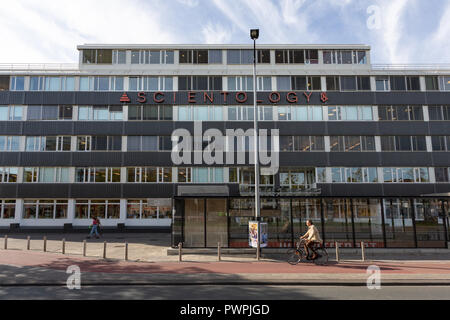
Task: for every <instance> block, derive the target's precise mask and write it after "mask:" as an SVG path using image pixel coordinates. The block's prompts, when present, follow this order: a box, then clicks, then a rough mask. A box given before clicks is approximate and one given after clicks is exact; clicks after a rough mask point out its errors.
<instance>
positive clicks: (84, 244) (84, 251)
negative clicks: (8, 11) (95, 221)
mask: <svg viewBox="0 0 450 320" xmlns="http://www.w3.org/2000/svg"><path fill="white" fill-rule="evenodd" d="M83 257H86V240H83Z"/></svg>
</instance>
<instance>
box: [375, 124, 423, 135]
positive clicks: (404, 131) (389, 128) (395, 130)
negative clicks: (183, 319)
mask: <svg viewBox="0 0 450 320" xmlns="http://www.w3.org/2000/svg"><path fill="white" fill-rule="evenodd" d="M378 123H379V134H380V135H382V136H395V135H411V136H424V135H428V134H429V129H428V123H427V122H424V121H380V122H378Z"/></svg>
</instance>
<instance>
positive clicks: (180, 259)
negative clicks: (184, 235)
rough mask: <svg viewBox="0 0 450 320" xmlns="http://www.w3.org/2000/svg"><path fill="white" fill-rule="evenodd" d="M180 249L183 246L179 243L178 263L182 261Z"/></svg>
mask: <svg viewBox="0 0 450 320" xmlns="http://www.w3.org/2000/svg"><path fill="white" fill-rule="evenodd" d="M182 248H183V244H182V243H181V242H180V243H179V244H178V261H179V262H181V261H183V256H182V252H181V249H182Z"/></svg>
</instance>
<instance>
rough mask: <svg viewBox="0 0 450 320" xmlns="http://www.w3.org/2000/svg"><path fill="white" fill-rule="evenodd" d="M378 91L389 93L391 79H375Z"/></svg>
mask: <svg viewBox="0 0 450 320" xmlns="http://www.w3.org/2000/svg"><path fill="white" fill-rule="evenodd" d="M375 84H376V89H377V91H389V77H375Z"/></svg>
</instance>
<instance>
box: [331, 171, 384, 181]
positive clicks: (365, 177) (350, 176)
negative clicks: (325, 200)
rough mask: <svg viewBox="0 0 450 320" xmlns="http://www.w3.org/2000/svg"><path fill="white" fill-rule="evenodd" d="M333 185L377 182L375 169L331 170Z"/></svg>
mask: <svg viewBox="0 0 450 320" xmlns="http://www.w3.org/2000/svg"><path fill="white" fill-rule="evenodd" d="M331 177H332V182H333V183H375V182H378V174H377V168H331Z"/></svg>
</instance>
